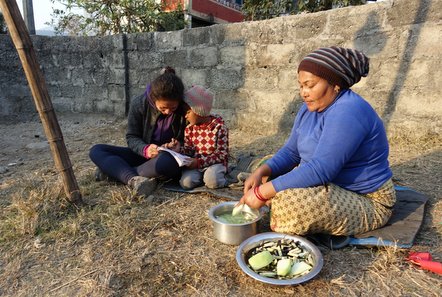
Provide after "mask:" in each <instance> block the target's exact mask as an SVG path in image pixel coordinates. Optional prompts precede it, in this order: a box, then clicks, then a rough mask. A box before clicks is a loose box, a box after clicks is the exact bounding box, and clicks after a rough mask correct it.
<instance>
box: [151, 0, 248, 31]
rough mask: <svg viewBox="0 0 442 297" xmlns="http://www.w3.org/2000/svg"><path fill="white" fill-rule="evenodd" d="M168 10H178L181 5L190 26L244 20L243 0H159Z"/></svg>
mask: <svg viewBox="0 0 442 297" xmlns="http://www.w3.org/2000/svg"><path fill="white" fill-rule="evenodd" d="M159 1H161V3H163V4H164V6H165V10H166V11H173V10H176V9H177V8H178V7H179V6H180V5H181V7H182V9H183V10H184V13H185V18H186V20H187V21H188V23H189V27H190V28H194V27H202V26H210V25H213V24H221V23H235V22H242V21H243V20H244V15H243V14H242V12H241V7H242V4H243V2H244V1H243V0H159Z"/></svg>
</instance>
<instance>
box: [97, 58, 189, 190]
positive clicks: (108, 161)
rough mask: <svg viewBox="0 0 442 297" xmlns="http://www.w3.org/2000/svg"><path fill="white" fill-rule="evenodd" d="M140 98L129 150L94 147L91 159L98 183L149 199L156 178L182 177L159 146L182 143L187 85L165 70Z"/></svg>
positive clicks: (133, 108) (133, 107) (131, 119)
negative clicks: (116, 184)
mask: <svg viewBox="0 0 442 297" xmlns="http://www.w3.org/2000/svg"><path fill="white" fill-rule="evenodd" d="M162 72H163V73H162V74H161V75H160V76H158V77H157V78H156V79H155V80H153V81H152V83H151V84H149V85H148V86H147V88H146V91H145V93H144V94H142V95H141V96H138V97H136V98H134V99H133V100H132V101H131V104H130V108H129V114H128V127H127V133H126V141H127V144H128V147H119V146H112V145H107V144H97V145H94V146H93V147H92V148H91V150H90V152H89V156H90V158H91V160H92V162H94V163H95V164H96V165H97V167H98V168H97V171H96V180H104V179H107V178H110V179H113V180H117V181H120V182H122V183H124V184H127V185H129V186H130V187H131V188H132V189H133V190H134V193H135V194H136V195H144V196H148V195H149V194H150V193H152V192H153V191H154V190H155V189H156V186H157V178H158V177H160V178H167V179H168V178H173V179H179V178H180V177H181V168H180V167H178V164H177V163H176V161H175V159H174V158H173V157H172V156H171V155H170V154H169V153H165V152H159V151H158V150H157V148H158V146H161V145H164V144H167V143H170V142H171V141H179V142H181V143H183V140H184V129H185V127H186V119H185V117H184V106H183V104H184V101H183V96H184V85H183V82H182V81H181V79H180V78H179V77H178V76H177V75H176V74H175V70H174V69H172V68H170V67H166V68H165V69H163V71H162Z"/></svg>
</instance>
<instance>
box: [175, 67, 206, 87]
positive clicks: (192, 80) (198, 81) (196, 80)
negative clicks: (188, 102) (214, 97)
mask: <svg viewBox="0 0 442 297" xmlns="http://www.w3.org/2000/svg"><path fill="white" fill-rule="evenodd" d="M208 72H209V70H206V69H183V70H181V73H180V77H181V79H182V80H183V83H184V85H185V86H186V87H187V88H188V87H190V86H192V85H202V86H205V87H207V86H208V83H207V77H208Z"/></svg>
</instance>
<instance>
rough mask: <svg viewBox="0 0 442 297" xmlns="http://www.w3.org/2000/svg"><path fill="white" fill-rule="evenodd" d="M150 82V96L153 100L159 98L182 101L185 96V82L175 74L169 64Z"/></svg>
mask: <svg viewBox="0 0 442 297" xmlns="http://www.w3.org/2000/svg"><path fill="white" fill-rule="evenodd" d="M161 73H162V74H161V75H160V76H158V77H157V78H156V79H154V81H153V82H152V83H151V84H150V93H149V96H150V98H151V99H152V100H153V101H156V100H158V99H159V98H161V99H164V100H168V101H169V100H170V101H182V100H183V97H184V84H183V81H182V80H181V78H179V77H178V76H177V75H176V74H175V70H174V69H173V68H172V67H169V66H167V67H166V68H164V69H163V70H162V71H161Z"/></svg>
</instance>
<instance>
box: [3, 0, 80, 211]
mask: <svg viewBox="0 0 442 297" xmlns="http://www.w3.org/2000/svg"><path fill="white" fill-rule="evenodd" d="M0 9H1V10H2V13H3V16H4V18H5V21H6V25H7V27H8V30H9V34H10V35H11V38H12V41H13V42H14V45H15V48H16V49H17V52H18V55H19V57H20V60H21V63H22V65H23V70H24V71H25V74H26V78H27V80H28V83H29V87H30V89H31V93H32V97H33V98H34V103H35V106H36V107H37V111H38V113H39V115H40V119H41V122H42V124H43V128H44V131H45V134H46V137H47V139H48V142H49V145H50V148H51V152H52V157H53V159H54V162H55V167H56V168H57V170H58V172H59V173H60V174H61V176H62V178H63V186H64V191H65V194H66V196H67V200H68V201H69V202H71V203H74V204H77V205H78V204H82V203H83V200H82V198H81V193H80V190H79V188H78V184H77V180H76V179H75V175H74V172H73V170H72V165H71V161H70V159H69V154H68V152H67V150H66V146H65V144H64V140H63V135H62V132H61V129H60V126H59V124H58V121H57V117H56V115H55V111H54V108H53V106H52V102H51V99H50V98H49V93H48V90H47V87H46V81H45V79H44V76H43V74H42V72H41V70H40V65H39V64H38V61H37V57H36V55H35V51H34V47H33V45H32V41H31V38H30V36H29V33H28V31H27V29H26V25H25V23H24V21H23V18H22V17H21V14H20V10H19V9H18V6H17V3H16V1H15V0H0Z"/></svg>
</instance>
